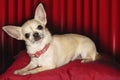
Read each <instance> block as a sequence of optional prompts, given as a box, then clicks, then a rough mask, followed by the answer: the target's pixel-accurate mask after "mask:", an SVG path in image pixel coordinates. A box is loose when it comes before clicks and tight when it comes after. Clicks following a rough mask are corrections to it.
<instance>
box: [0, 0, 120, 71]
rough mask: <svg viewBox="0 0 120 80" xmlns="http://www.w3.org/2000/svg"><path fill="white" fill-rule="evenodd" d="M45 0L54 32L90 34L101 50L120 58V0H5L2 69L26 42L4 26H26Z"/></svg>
mask: <svg viewBox="0 0 120 80" xmlns="http://www.w3.org/2000/svg"><path fill="white" fill-rule="evenodd" d="M40 2H42V3H43V4H44V7H45V10H46V12H47V20H48V24H47V27H48V28H49V29H50V31H51V32H52V33H53V34H54V33H57V34H63V33H78V34H82V35H86V36H89V37H90V38H91V39H93V40H94V41H95V43H96V45H97V49H98V51H99V52H100V53H101V52H102V53H105V54H112V55H113V56H115V58H116V59H117V60H120V59H119V58H120V49H119V48H120V0H1V1H0V71H2V70H4V69H5V67H6V66H8V65H9V64H10V61H11V60H12V59H13V56H15V55H16V54H17V53H18V52H19V51H20V50H22V49H24V47H25V46H24V42H22V41H17V40H15V39H13V38H11V37H9V36H8V35H6V34H5V33H4V32H3V31H2V27H3V26H4V25H8V24H9V25H10V24H11V25H19V26H20V25H22V24H23V23H24V22H25V21H26V20H28V19H32V18H33V17H34V12H35V8H36V6H37V5H38V4H39V3H40Z"/></svg>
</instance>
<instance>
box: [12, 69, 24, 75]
mask: <svg viewBox="0 0 120 80" xmlns="http://www.w3.org/2000/svg"><path fill="white" fill-rule="evenodd" d="M23 73H24V72H23V71H22V70H16V71H14V74H15V75H23Z"/></svg>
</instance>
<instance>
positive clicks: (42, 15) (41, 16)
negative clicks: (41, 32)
mask: <svg viewBox="0 0 120 80" xmlns="http://www.w3.org/2000/svg"><path fill="white" fill-rule="evenodd" d="M34 18H35V19H36V20H38V21H41V22H42V23H43V25H46V23H47V19H46V12H45V10H44V8H43V5H42V4H41V3H40V4H39V5H38V6H37V8H36V11H35V17H34Z"/></svg>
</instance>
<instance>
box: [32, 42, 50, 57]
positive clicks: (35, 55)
mask: <svg viewBox="0 0 120 80" xmlns="http://www.w3.org/2000/svg"><path fill="white" fill-rule="evenodd" d="M49 46H50V43H48V44H46V45H45V47H44V48H43V49H42V50H40V51H37V52H36V53H35V54H30V56H31V57H37V58H38V57H40V55H41V54H44V53H45V52H46V51H47V50H48V48H49Z"/></svg>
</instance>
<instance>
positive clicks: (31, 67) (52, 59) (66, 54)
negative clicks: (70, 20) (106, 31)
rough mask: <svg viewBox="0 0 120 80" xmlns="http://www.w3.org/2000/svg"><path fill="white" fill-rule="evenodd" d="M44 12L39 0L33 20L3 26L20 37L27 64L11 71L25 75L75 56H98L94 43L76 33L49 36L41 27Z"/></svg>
mask: <svg viewBox="0 0 120 80" xmlns="http://www.w3.org/2000/svg"><path fill="white" fill-rule="evenodd" d="M46 24H47V19H46V12H45V10H44V8H43V5H42V4H41V3H40V4H39V5H38V6H37V8H36V11H35V16H34V18H33V19H31V20H29V21H27V22H26V23H24V24H23V25H22V27H19V26H10V25H8V26H4V27H3V30H4V31H5V32H6V33H7V34H8V35H10V36H11V37H13V38H15V39H17V40H24V41H25V43H26V48H27V53H28V55H29V56H30V59H31V60H30V62H29V64H28V65H27V66H26V67H24V68H22V69H19V70H16V71H14V74H18V75H27V74H35V73H38V72H41V71H45V70H50V69H55V68H57V67H60V66H62V65H64V64H67V63H69V62H70V61H73V60H75V59H80V60H81V62H82V63H86V62H90V61H95V60H96V59H97V56H98V52H97V50H96V47H95V44H94V42H93V41H92V40H91V39H89V38H88V37H86V36H83V35H78V34H63V35H53V36H52V35H51V33H50V32H49V30H48V29H47V28H46V27H45V26H46Z"/></svg>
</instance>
